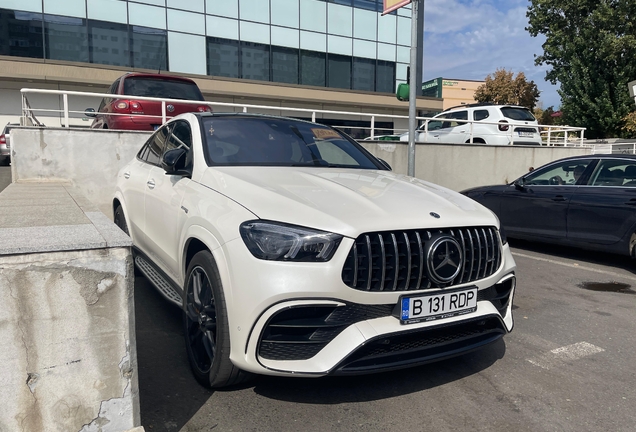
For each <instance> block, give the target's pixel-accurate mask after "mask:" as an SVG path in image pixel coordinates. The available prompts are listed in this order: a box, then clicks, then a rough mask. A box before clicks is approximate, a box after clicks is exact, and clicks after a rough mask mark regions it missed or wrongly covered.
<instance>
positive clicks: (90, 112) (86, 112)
mask: <svg viewBox="0 0 636 432" xmlns="http://www.w3.org/2000/svg"><path fill="white" fill-rule="evenodd" d="M84 115H85V116H86V117H97V113H96V112H95V108H86V109H85V110H84Z"/></svg>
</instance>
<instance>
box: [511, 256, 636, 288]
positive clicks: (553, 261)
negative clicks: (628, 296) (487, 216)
mask: <svg viewBox="0 0 636 432" xmlns="http://www.w3.org/2000/svg"><path fill="white" fill-rule="evenodd" d="M511 253H512V255H513V256H518V257H521V258H529V259H533V260H536V261H543V262H547V263H550V264H557V265H560V266H563V267H570V268H575V269H580V270H586V271H590V272H594V273H600V274H606V275H610V276H617V277H621V278H623V279H629V280H633V281H636V277H634V276H631V275H626V274H621V273H616V272H611V271H606V270H599V269H595V268H592V267H585V266H582V265H579V264H571V263H567V262H564V261H557V260H552V259H549V258H541V257H537V256H533V255H526V254H523V253H519V252H511Z"/></svg>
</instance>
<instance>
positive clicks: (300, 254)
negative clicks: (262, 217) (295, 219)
mask: <svg viewBox="0 0 636 432" xmlns="http://www.w3.org/2000/svg"><path fill="white" fill-rule="evenodd" d="M240 231H241V237H243V241H244V242H245V245H246V246H247V248H248V249H249V250H250V252H251V253H252V255H254V256H255V257H256V258H259V259H263V260H270V261H320V262H322V261H329V260H330V259H331V257H332V256H333V254H334V253H335V252H336V249H337V248H338V245H339V244H340V241H341V240H342V236H341V235H338V234H333V233H328V232H324V231H317V230H313V229H310V228H303V227H299V226H294V225H286V224H282V223H277V222H262V221H250V222H244V223H243V224H241V228H240Z"/></svg>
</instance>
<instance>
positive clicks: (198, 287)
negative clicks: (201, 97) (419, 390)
mask: <svg viewBox="0 0 636 432" xmlns="http://www.w3.org/2000/svg"><path fill="white" fill-rule="evenodd" d="M113 211H114V220H115V222H116V223H117V224H118V226H119V227H121V228H122V229H123V230H124V231H125V232H127V233H128V234H129V235H130V236H131V237H132V239H133V243H134V252H135V264H136V266H137V268H138V269H139V270H140V271H141V272H142V273H143V274H144V275H145V276H146V277H147V278H148V279H149V280H150V282H151V283H152V284H153V285H154V286H155V287H156V288H157V289H158V290H159V291H160V292H161V293H162V294H163V295H164V296H165V297H166V299H167V300H169V301H171V302H172V303H175V304H176V305H177V306H179V307H180V308H182V310H183V321H184V329H185V335H186V336H185V339H186V350H187V354H188V357H189V360H190V364H191V366H192V370H193V372H194V375H195V376H196V378H197V379H198V380H199V381H200V382H201V383H203V384H204V385H207V386H212V387H222V386H227V385H232V384H236V383H238V382H240V381H242V380H243V379H244V378H245V377H246V376H248V375H249V373H258V374H269V375H284V376H303V377H315V376H323V375H328V374H358V373H367V372H375V371H382V370H391V369H397V368H402V367H407V366H413V365H418V364H424V363H427V362H431V361H436V360H441V359H444V358H448V357H451V356H455V355H459V354H462V353H465V352H467V351H470V350H473V349H476V348H479V347H482V346H484V345H487V344H489V343H491V342H494V341H496V340H497V339H499V338H500V337H502V336H503V335H504V334H506V333H508V332H509V331H511V330H512V327H513V318H512V309H511V308H512V298H513V295H514V290H515V283H516V279H515V263H514V260H513V258H512V256H511V254H510V250H509V247H508V244H507V242H506V239H505V236H504V235H503V233H502V232H501V231H500V229H499V221H498V220H497V218H496V217H495V216H494V214H493V213H492V212H491V211H490V210H488V209H486V208H485V207H483V206H481V205H480V204H478V203H476V202H475V201H473V200H471V199H469V198H467V197H465V196H463V195H460V194H459V193H456V192H453V191H450V190H448V189H444V188H442V187H439V186H436V185H434V184H430V183H427V182H424V181H421V180H418V179H416V178H411V177H406V176H403V175H397V174H394V173H392V172H391V171H390V168H389V167H388V165H387V164H386V163H384V162H382V161H381V160H378V159H376V158H375V157H373V156H372V155H371V154H369V153H368V152H367V151H365V150H364V149H363V148H362V147H361V146H360V145H358V143H356V142H355V141H354V140H352V139H351V138H349V137H348V136H346V135H344V134H342V133H341V132H339V131H337V130H335V129H332V128H330V127H327V126H322V125H319V124H315V123H309V122H305V121H300V120H294V119H289V118H282V117H271V116H259V115H247V114H210V113H201V114H194V113H188V114H182V115H180V116H178V117H175V118H174V119H172V120H171V121H170V122H168V123H167V124H165V125H164V126H162V127H161V128H160V129H158V130H157V131H156V132H155V133H154V134H153V135H152V136H151V137H150V138H149V139H148V141H147V142H146V143H145V144H144V145H143V147H142V148H141V150H140V151H139V153H138V155H137V157H136V158H135V159H134V160H132V161H131V162H130V163H129V164H128V165H126V166H125V167H124V168H123V169H122V170H121V171H120V173H119V175H118V180H117V190H116V193H115V198H114V200H113Z"/></svg>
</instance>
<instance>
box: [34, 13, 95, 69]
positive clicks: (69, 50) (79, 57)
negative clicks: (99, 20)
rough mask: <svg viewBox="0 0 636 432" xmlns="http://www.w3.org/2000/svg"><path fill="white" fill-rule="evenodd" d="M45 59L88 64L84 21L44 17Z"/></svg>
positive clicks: (54, 16) (51, 16)
mask: <svg viewBox="0 0 636 432" xmlns="http://www.w3.org/2000/svg"><path fill="white" fill-rule="evenodd" d="M44 36H45V42H44V46H45V47H46V58H47V59H51V60H67V61H76V62H83V63H88V62H89V59H88V36H87V32H86V20H85V19H81V18H70V17H64V16H57V15H44Z"/></svg>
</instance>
